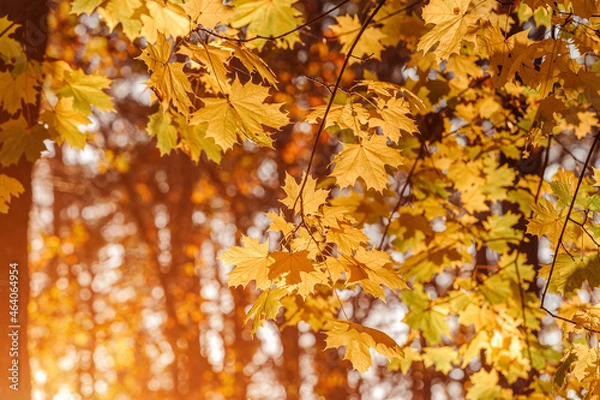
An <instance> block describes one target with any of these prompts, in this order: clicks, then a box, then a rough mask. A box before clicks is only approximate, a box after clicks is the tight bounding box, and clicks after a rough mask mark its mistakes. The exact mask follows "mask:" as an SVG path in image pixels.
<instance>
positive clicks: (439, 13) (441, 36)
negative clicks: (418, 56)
mask: <svg viewBox="0 0 600 400" xmlns="http://www.w3.org/2000/svg"><path fill="white" fill-rule="evenodd" d="M470 3H471V0H432V1H431V2H430V3H429V4H428V5H427V6H425V7H424V8H423V19H424V20H425V22H426V23H427V24H434V25H435V26H434V27H433V29H431V30H430V31H429V32H427V33H426V34H424V35H423V36H422V37H421V40H420V41H419V44H418V45H417V50H419V51H423V52H425V53H427V52H428V51H429V50H431V48H432V47H433V46H435V45H436V44H437V47H436V49H435V50H434V54H435V58H436V60H437V61H438V62H440V61H441V60H447V59H448V57H450V55H451V54H454V53H458V52H459V50H460V46H461V43H462V41H463V40H470V39H471V38H473V37H474V29H472V25H473V24H474V23H475V22H476V21H477V19H478V17H477V16H475V15H472V14H468V13H467V9H468V8H469V4H470Z"/></svg>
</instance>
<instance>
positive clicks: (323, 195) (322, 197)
mask: <svg viewBox="0 0 600 400" xmlns="http://www.w3.org/2000/svg"><path fill="white" fill-rule="evenodd" d="M305 176H306V173H305V174H304V175H303V176H302V179H300V183H298V182H297V181H296V180H295V179H294V178H293V177H292V176H291V175H290V174H288V173H286V176H285V185H284V186H283V191H284V192H285V194H286V195H287V197H285V198H283V199H281V200H279V201H280V202H282V203H283V204H285V205H286V206H287V208H289V209H290V210H293V211H294V212H300V208H301V207H302V211H303V213H304V215H314V214H317V213H318V212H319V207H320V206H321V205H323V204H325V201H326V200H327V197H328V196H329V190H324V189H317V188H316V185H317V181H316V179H314V178H313V177H312V176H309V177H308V179H307V180H306V185H305V187H304V190H303V191H302V198H301V199H298V201H296V199H297V198H298V194H299V193H300V185H301V183H302V182H303V181H304V179H305Z"/></svg>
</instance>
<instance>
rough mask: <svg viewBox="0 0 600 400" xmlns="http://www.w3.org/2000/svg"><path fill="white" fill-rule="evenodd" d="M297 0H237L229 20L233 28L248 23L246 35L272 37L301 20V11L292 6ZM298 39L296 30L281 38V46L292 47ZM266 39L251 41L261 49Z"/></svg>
mask: <svg viewBox="0 0 600 400" xmlns="http://www.w3.org/2000/svg"><path fill="white" fill-rule="evenodd" d="M296 2H297V0H239V1H236V2H235V3H234V10H235V14H234V16H233V17H232V18H231V19H230V20H229V22H230V24H231V26H232V27H234V28H241V27H243V26H245V25H248V27H247V29H246V35H247V36H248V37H250V38H251V37H256V36H260V37H267V38H269V37H274V36H278V35H280V34H282V33H285V32H288V31H291V30H293V29H295V28H296V25H298V24H300V23H301V22H302V19H301V18H300V15H301V13H300V12H299V11H298V10H296V9H295V8H294V7H292V4H294V3H296ZM299 41H300V34H299V33H298V32H297V31H296V32H293V33H290V34H289V35H286V36H284V37H283V38H282V39H281V42H280V43H281V46H282V47H284V48H288V47H292V46H293V45H294V43H296V42H299ZM265 43H266V41H265V40H255V41H253V42H251V44H252V45H254V46H256V48H257V49H258V50H261V49H262V48H263V47H264V45H265Z"/></svg>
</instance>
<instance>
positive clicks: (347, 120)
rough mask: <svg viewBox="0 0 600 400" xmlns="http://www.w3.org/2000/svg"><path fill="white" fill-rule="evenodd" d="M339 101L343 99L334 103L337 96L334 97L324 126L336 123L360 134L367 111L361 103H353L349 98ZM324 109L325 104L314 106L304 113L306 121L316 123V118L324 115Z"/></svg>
mask: <svg viewBox="0 0 600 400" xmlns="http://www.w3.org/2000/svg"><path fill="white" fill-rule="evenodd" d="M340 97H343V96H340ZM340 101H343V103H342V104H339V103H338V104H336V103H337V102H338V98H336V99H335V102H336V103H334V104H333V105H332V106H331V108H330V109H329V113H328V114H327V120H326V121H325V126H324V128H329V127H330V126H334V125H335V124H337V125H338V126H339V127H340V128H341V129H352V130H353V131H354V133H356V134H360V132H361V131H362V125H365V124H366V123H367V121H368V120H369V112H368V111H367V110H366V109H365V108H364V107H363V105H362V104H360V103H354V102H352V101H351V99H350V98H346V99H345V101H344V100H340ZM326 110H327V106H325V105H322V106H318V107H315V109H314V110H313V111H311V112H310V113H308V114H307V115H306V122H308V123H311V124H314V123H316V122H317V120H320V119H322V118H323V117H324V116H325V111H326Z"/></svg>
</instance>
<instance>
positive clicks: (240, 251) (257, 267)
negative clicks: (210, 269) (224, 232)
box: [219, 236, 274, 290]
mask: <svg viewBox="0 0 600 400" xmlns="http://www.w3.org/2000/svg"><path fill="white" fill-rule="evenodd" d="M242 245H243V247H240V246H231V247H230V248H229V249H227V250H225V251H223V252H222V253H221V255H220V256H219V260H221V261H223V262H224V263H225V264H229V265H235V268H234V269H233V270H232V271H231V272H230V273H229V275H228V281H227V283H228V285H229V286H230V287H234V286H238V285H242V286H243V287H246V285H247V284H248V283H250V281H255V282H256V287H257V288H259V289H262V290H266V289H268V288H269V286H270V285H271V280H270V279H269V277H268V274H269V265H271V264H272V263H273V261H274V259H273V257H271V256H269V244H268V243H266V242H265V243H260V242H259V241H258V240H257V239H254V238H252V237H248V236H244V237H242Z"/></svg>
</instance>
